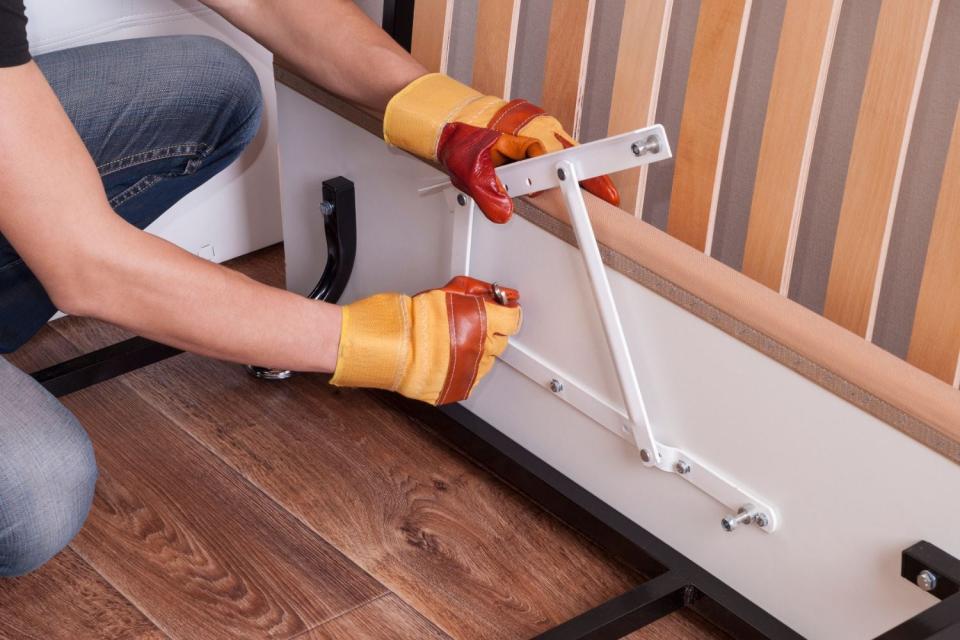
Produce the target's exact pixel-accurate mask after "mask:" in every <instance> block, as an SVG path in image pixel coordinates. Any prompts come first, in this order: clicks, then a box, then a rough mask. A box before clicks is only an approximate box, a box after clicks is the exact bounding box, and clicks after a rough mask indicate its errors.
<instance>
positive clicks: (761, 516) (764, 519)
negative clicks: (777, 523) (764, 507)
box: [753, 513, 770, 529]
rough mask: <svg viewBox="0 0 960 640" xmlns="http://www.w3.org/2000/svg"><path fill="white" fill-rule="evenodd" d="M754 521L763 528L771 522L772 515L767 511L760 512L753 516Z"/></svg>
mask: <svg viewBox="0 0 960 640" xmlns="http://www.w3.org/2000/svg"><path fill="white" fill-rule="evenodd" d="M753 523H754V524H755V525H757V526H758V527H760V528H761V529H763V528H764V527H766V526H767V525H769V524H770V516H768V515H767V514H765V513H758V514H757V515H755V516H754V517H753Z"/></svg>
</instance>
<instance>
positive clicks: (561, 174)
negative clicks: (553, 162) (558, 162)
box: [557, 169, 567, 180]
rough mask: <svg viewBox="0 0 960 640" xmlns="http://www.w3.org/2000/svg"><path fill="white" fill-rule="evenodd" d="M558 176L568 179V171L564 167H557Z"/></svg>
mask: <svg viewBox="0 0 960 640" xmlns="http://www.w3.org/2000/svg"><path fill="white" fill-rule="evenodd" d="M557 177H558V178H560V179H561V180H566V179H567V172H566V171H564V170H563V169H557Z"/></svg>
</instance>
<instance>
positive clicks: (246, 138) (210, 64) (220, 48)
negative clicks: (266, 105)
mask: <svg viewBox="0 0 960 640" xmlns="http://www.w3.org/2000/svg"><path fill="white" fill-rule="evenodd" d="M182 38H183V39H184V40H185V41H186V42H185V43H184V44H185V46H186V47H188V49H189V50H190V56H189V58H190V59H192V60H195V61H197V63H199V64H201V65H203V66H204V67H206V70H205V72H204V73H203V74H202V75H203V78H204V80H203V83H202V84H198V85H196V86H195V87H194V90H196V91H197V92H198V94H199V96H198V99H199V100H202V101H204V102H207V103H208V104H210V105H211V106H213V107H214V109H215V112H216V114H217V115H218V116H219V118H220V119H221V123H222V128H221V131H222V134H223V137H224V139H222V140H221V141H220V142H221V145H227V146H231V147H235V148H237V149H243V148H244V147H246V146H247V144H249V143H250V141H251V140H253V138H254V136H256V135H257V132H258V131H259V129H260V122H261V118H262V115H263V93H262V90H261V87H260V79H259V78H258V77H257V73H256V71H254V69H253V67H252V66H250V63H249V62H247V59H246V58H244V57H243V56H242V55H241V54H240V53H238V52H237V51H236V49H234V48H233V47H231V46H230V45H228V44H226V43H225V42H223V41H221V40H217V39H216V38H211V37H208V36H182Z"/></svg>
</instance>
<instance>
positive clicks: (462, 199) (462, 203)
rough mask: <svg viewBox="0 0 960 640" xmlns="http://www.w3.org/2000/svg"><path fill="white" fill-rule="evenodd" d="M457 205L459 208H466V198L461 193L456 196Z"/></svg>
mask: <svg viewBox="0 0 960 640" xmlns="http://www.w3.org/2000/svg"><path fill="white" fill-rule="evenodd" d="M457 204H458V205H460V206H461V207H465V206H467V197H466V196H465V195H463V194H462V193H458V194H457Z"/></svg>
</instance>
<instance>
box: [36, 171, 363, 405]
mask: <svg viewBox="0 0 960 640" xmlns="http://www.w3.org/2000/svg"><path fill="white" fill-rule="evenodd" d="M323 200H324V202H323V205H322V206H321V212H322V213H323V216H324V220H323V224H324V232H325V234H326V238H327V264H326V266H325V267H324V269H323V275H322V276H320V281H319V282H318V283H317V286H316V287H314V289H313V291H311V292H310V295H309V297H310V298H313V299H315V300H324V301H326V302H336V301H337V300H339V299H340V296H341V295H342V294H343V290H344V289H345V288H346V286H347V282H348V281H349V280H350V274H351V272H352V271H353V263H354V260H355V259H356V255H357V213H356V200H355V197H354V187H353V183H352V182H351V181H350V180H347V179H346V178H344V177H342V176H338V177H336V178H331V179H329V180H325V181H324V182H323ZM180 353H183V351H181V350H180V349H177V348H175V347H170V346H167V345H165V344H160V343H159V342H154V341H153V340H148V339H146V338H141V337H139V336H138V337H136V338H130V339H129V340H124V341H122V342H118V343H116V344H112V345H110V346H108V347H104V348H102V349H98V350H96V351H92V352H90V353H85V354H84V355H82V356H78V357H76V358H73V359H71V360H67V361H65V362H61V363H59V364H56V365H53V366H52V367H47V368H46V369H42V370H40V371H37V372H36V373H34V374H33V378H34V379H35V380H36V381H37V382H39V383H40V384H41V385H43V387H44V388H46V389H47V391H49V392H50V393H52V394H53V395H55V396H57V397H59V396H64V395H67V394H68V393H73V392H74V391H79V390H81V389H85V388H86V387H89V386H91V385H94V384H97V383H98V382H104V381H106V380H110V379H111V378H115V377H117V376H119V375H123V374H125V373H129V372H130V371H134V370H136V369H139V368H141V367H145V366H147V365H150V364H153V363H155V362H160V361H161V360H166V359H167V358H170V357H172V356H175V355H178V354H180Z"/></svg>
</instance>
